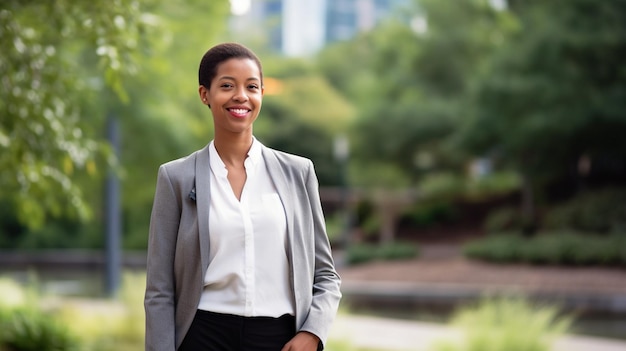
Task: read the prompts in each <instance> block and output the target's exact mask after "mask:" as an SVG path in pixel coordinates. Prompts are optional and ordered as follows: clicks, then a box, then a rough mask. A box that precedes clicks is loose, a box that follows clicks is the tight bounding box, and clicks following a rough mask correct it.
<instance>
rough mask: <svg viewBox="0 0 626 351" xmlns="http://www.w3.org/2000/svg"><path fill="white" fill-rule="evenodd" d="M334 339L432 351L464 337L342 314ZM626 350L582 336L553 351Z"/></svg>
mask: <svg viewBox="0 0 626 351" xmlns="http://www.w3.org/2000/svg"><path fill="white" fill-rule="evenodd" d="M330 338H331V340H341V341H345V342H346V343H347V344H348V345H350V346H351V347H354V348H367V349H372V350H385V351H432V348H431V347H432V345H433V343H435V342H437V341H441V340H459V338H460V333H459V332H458V331H457V330H455V329H452V328H450V327H447V326H444V325H439V324H433V323H424V322H415V321H407V320H398V319H390V318H379V317H369V316H357V315H347V314H339V315H338V316H337V319H336V320H335V323H334V324H333V328H332V331H331V335H330ZM327 350H328V351H335V350H332V349H327ZM625 350H626V340H624V341H621V340H614V339H606V338H597V337H587V336H579V335H566V336H564V337H561V338H560V339H558V340H557V341H556V342H555V344H554V348H553V351H625ZM503 351H504V350H503Z"/></svg>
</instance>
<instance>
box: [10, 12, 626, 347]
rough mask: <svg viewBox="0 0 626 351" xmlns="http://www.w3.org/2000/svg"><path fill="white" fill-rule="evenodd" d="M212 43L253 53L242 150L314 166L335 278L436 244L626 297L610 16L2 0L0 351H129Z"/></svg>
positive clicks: (621, 317) (553, 311) (207, 125)
mask: <svg viewBox="0 0 626 351" xmlns="http://www.w3.org/2000/svg"><path fill="white" fill-rule="evenodd" d="M224 41H237V42H240V43H243V44H245V45H247V46H249V47H250V48H252V49H253V50H254V51H255V52H256V53H257V54H258V55H259V57H260V58H261V61H262V63H263V69H264V76H265V90H266V95H265V98H264V101H263V109H262V112H261V115H260V117H259V119H258V120H257V122H256V124H255V135H256V137H257V138H258V139H259V140H260V141H262V142H263V143H264V144H265V145H267V146H270V147H274V148H277V149H280V150H284V151H288V152H291V153H295V154H299V155H303V156H306V157H309V158H311V159H312V160H313V161H314V163H315V166H316V170H317V174H318V177H319V181H320V186H321V189H320V191H321V195H322V201H323V206H324V210H325V212H326V216H327V222H328V223H327V225H328V233H329V236H330V239H331V242H332V244H333V247H334V249H335V252H336V255H337V263H338V265H339V266H340V267H341V269H342V270H345V271H346V272H349V271H350V270H351V269H352V267H356V266H360V267H367V265H368V264H372V262H374V263H375V264H376V265H377V266H376V267H377V268H378V267H379V266H380V265H383V266H384V263H385V262H388V261H393V262H398V261H403V260H404V261H410V262H413V263H415V262H417V263H415V264H416V266H415V269H420V266H419V260H420V256H423V255H424V253H426V252H427V248H428V247H432V246H429V245H433V243H434V244H437V245H440V246H437V247H438V248H441V247H443V246H441V245H444V246H445V247H450V245H452V246H454V247H455V248H456V250H457V251H455V252H458V253H459V255H461V256H462V257H463V258H464V259H465V260H468V261H479V262H484V264H489V265H500V266H503V265H504V266H506V265H525V266H530V267H559V268H571V269H572V270H567V269H564V270H563V272H564V273H563V274H569V273H572V272H574V273H575V272H577V271H576V270H577V269H585V268H588V267H593V269H597V270H599V271H600V272H609V273H610V274H613V275H611V277H617V280H620V279H621V281H626V276H625V275H624V267H626V137H625V136H626V61H625V59H624V57H626V1H621V0H605V1H597V0H551V1H545V0H454V1H453V0H316V1H299V0H231V1H227V0H221V1H206V0H168V1H165V0H112V1H111V0H91V1H72V0H58V1H48V0H28V1H20V0H3V1H2V2H1V3H0V171H1V172H0V274H1V277H2V278H1V279H0V286H2V288H0V300H2V302H0V325H2V326H3V327H0V329H2V330H3V331H0V350H3V351H4V349H3V347H5V348H6V349H7V350H35V349H37V350H47V349H50V350H52V349H54V350H58V349H94V350H123V349H128V350H138V349H141V348H142V347H143V346H142V333H143V331H142V328H143V306H142V294H143V287H144V284H145V282H144V278H143V273H142V270H143V269H144V264H145V248H146V243H147V233H148V222H149V217H150V211H151V205H152V196H153V192H154V186H155V182H156V171H157V168H158V166H159V165H160V164H162V163H164V162H167V161H169V160H172V159H175V158H178V157H181V156H184V155H187V154H189V153H190V152H192V151H194V150H197V149H199V148H201V147H203V146H204V145H206V144H207V143H208V142H209V141H210V140H211V139H212V128H213V125H212V120H211V115H210V112H209V111H207V110H206V108H205V107H204V105H202V104H201V103H200V102H199V100H198V96H197V88H198V84H197V69H198V63H199V60H200V58H201V57H202V55H203V54H204V52H205V51H206V50H207V49H208V48H210V47H211V46H213V45H214V44H217V43H219V42H224ZM446 245H447V246H446ZM390 269H391V268H390ZM348 276H350V274H348ZM364 280H367V276H366V278H365V279H364ZM610 296H611V297H612V298H613V300H610V301H613V302H614V301H622V303H621V304H619V303H616V304H615V306H616V307H614V308H612V309H611V308H609V309H606V308H605V309H603V312H608V314H610V318H608V317H607V318H608V319H610V323H612V324H605V325H610V327H602V328H604V329H611V330H614V332H612V333H606V334H609V335H603V337H608V338H612V339H616V340H619V339H621V340H624V339H626V336H625V335H626V326H625V325H626V307H624V306H625V305H626V304H624V303H623V301H624V299H626V287H624V285H623V284H622V285H617V286H615V291H612V292H611V295H610ZM518 298H519V296H518ZM616 299H617V300H616ZM344 300H345V302H344V303H342V305H343V306H344V307H343V308H342V311H341V312H340V314H342V315H354V314H356V315H358V314H359V311H358V309H356V308H355V307H354V306H350V304H349V301H350V298H349V296H347V298H346V299H344ZM603 301H604V300H603ZM369 302H370V303H369V305H376V304H377V301H376V299H375V296H372V300H371V301H369ZM604 302H606V301H604ZM499 304H503V306H500V305H499ZM600 304H601V303H600ZM605 305H606V303H605ZM605 305H603V306H605ZM481 306H482V305H481ZM494 306H495V307H494ZM498 306H500V307H498ZM454 307H458V306H457V305H455V306H454ZM475 308H476V310H473V311H474V312H475V314H476V315H478V316H479V317H478V318H483V321H484V322H485V323H488V321H485V319H488V318H487V317H485V313H487V312H485V311H486V310H487V311H488V310H489V309H490V308H492V309H493V308H495V309H496V310H498V308H500V309H501V310H502V311H506V310H507V308H509V309H512V311H514V312H512V313H510V315H511V316H517V317H518V319H520V318H521V317H520V316H523V315H524V313H523V312H520V311H521V310H523V311H524V312H528V313H529V314H530V317H529V318H531V319H530V320H532V318H537V315H533V314H532V313H537V314H539V315H541V316H544V317H545V316H547V317H545V318H544V320H548V322H547V323H545V325H544V324H541V323H539V322H537V323H538V324H540V325H542V326H543V327H542V328H539V329H540V330H538V331H537V336H536V337H534V339H533V338H528V339H533V340H535V339H537V340H543V338H544V334H550V335H552V334H554V333H563V332H568V331H570V332H572V330H571V329H568V326H570V325H573V324H574V325H575V317H572V316H570V315H569V312H571V311H569V310H566V311H562V310H559V309H558V308H556V307H552V306H548V307H545V308H547V309H539V310H535V309H534V307H533V304H532V303H531V302H527V301H525V300H523V301H522V302H520V301H518V300H515V301H512V302H510V301H509V302H507V301H504V302H503V301H494V302H493V305H489V304H488V303H485V305H484V306H482V308H484V310H480V306H478V307H475ZM516 308H518V309H521V310H515V309H516ZM381 310H383V311H378V312H376V313H382V314H389V311H385V308H381ZM464 311H465V310H464ZM480 311H482V312H480ZM515 311H517V312H515ZM470 312H471V311H470ZM369 313H371V311H370V312H369ZM436 313H442V314H443V315H444V316H443V317H441V318H435V319H436V321H437V322H438V323H445V321H447V320H448V317H450V318H451V320H454V321H456V322H455V323H457V324H455V325H460V324H463V323H462V322H459V321H461V320H465V321H466V320H467V318H469V317H467V315H468V314H470V313H469V312H467V311H465V312H464V313H466V314H462V313H461V314H459V313H457V314H454V313H452V312H451V311H448V312H445V313H444V312H441V311H438V312H436ZM480 313H483V314H482V316H483V317H480V316H481V314H480ZM502 314H503V315H506V313H505V312H502ZM564 314H565V315H567V316H566V317H567V318H564V319H561V317H562V316H563V315H564ZM50 315H55V316H57V318H51V317H50ZM461 315H462V316H465V317H462V316H461ZM451 316H456V317H451ZM396 317H397V315H396ZM397 318H405V319H406V314H405V315H403V316H402V317H397ZM411 318H413V319H414V318H415V316H414V315H411V317H410V318H409V319H411ZM463 318H466V319H463ZM498 318H500V317H498ZM498 318H496V319H497V320H496V322H494V323H495V324H496V325H499V324H505V322H502V320H500V319H498ZM568 318H571V319H568ZM502 319H506V318H504V317H502ZM470 320H471V318H470ZM514 322H515V323H518V322H519V320H517V321H514ZM459 323H460V324H459ZM477 323H478V322H469V323H466V324H467V325H469V326H471V325H476V324H477ZM522 323H530V322H522ZM532 323H535V322H532ZM478 324H480V323H478ZM11 326H12V327H11ZM602 328H601V329H602ZM575 332H577V333H582V334H585V333H586V331H585V330H581V329H576V330H575ZM587 332H589V331H587ZM488 334H489V335H492V334H493V333H488ZM596 334H597V333H596ZM507 335H508V334H507ZM485 338H487V337H485ZM485 338H483V339H485ZM503 338H504V339H506V337H503ZM508 338H509V339H510V340H509V342H510V344H503V345H504V346H502V345H501V346H496V348H492V349H493V350H507V351H510V350H515V348H514V347H521V348H520V350H521V349H524V350H531V348H523V347H526V346H523V345H522V344H523V342H522V341H520V340H517V339H515V338H513V337H512V336H510V335H509V336H508ZM483 342H484V340H483ZM469 344H471V343H470V342H469V341H468V342H467V343H466V346H458V345H456V346H455V345H447V344H446V345H439V346H433V348H432V349H433V350H435V349H436V347H439V348H438V349H439V350H463V349H465V348H463V347H467V348H466V349H468V350H469V349H470V348H469V347H470V346H468V345H469ZM487 344H491V345H493V344H494V342H487ZM45 345H48V346H49V345H62V346H58V347H57V348H46V347H48V346H45ZM63 345H64V346H63ZM622 346H623V345H622ZM55 347H56V346H55ZM330 347H333V348H332V349H333V350H364V349H363V348H360V347H359V346H355V345H354V344H353V343H350V341H345V340H343V341H341V342H337V341H334V344H331V345H330V346H329V348H330ZM415 347H416V346H415V345H406V349H407V350H411V349H417V348H415ZM455 347H456V348H455ZM486 347H487V346H484V347H480V346H479V348H474V350H478V349H480V350H488V348H486ZM550 347H551V346H550V344H549V343H548V344H546V346H542V345H539V346H537V348H532V350H549V349H550ZM383 350H384V349H383ZM389 350H391V349H389ZM489 350H491V349H489Z"/></svg>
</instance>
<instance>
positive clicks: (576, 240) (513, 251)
mask: <svg viewBox="0 0 626 351" xmlns="http://www.w3.org/2000/svg"><path fill="white" fill-rule="evenodd" d="M463 252H464V254H465V255H466V256H468V257H470V258H476V259H483V260H487V261H493V262H529V263H534V264H569V265H592V264H601V265H617V264H622V265H623V264H626V235H623V234H612V235H610V236H604V237H598V236H593V235H589V234H583V233H576V232H568V231H561V232H541V233H539V234H538V235H536V236H535V237H533V238H524V237H522V236H521V235H519V234H515V233H503V234H499V235H490V236H488V237H486V238H483V239H480V240H476V241H473V242H470V243H468V244H466V245H465V246H464V247H463Z"/></svg>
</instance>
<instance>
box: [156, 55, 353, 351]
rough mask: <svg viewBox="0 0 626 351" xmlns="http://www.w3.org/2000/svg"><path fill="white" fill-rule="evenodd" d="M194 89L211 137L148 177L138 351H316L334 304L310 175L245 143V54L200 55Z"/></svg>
mask: <svg viewBox="0 0 626 351" xmlns="http://www.w3.org/2000/svg"><path fill="white" fill-rule="evenodd" d="M198 83H199V87H198V93H199V97H200V101H201V102H202V103H203V104H204V105H206V106H208V107H209V110H210V112H211V114H212V115H213V125H214V127H215V128H214V131H215V135H214V137H213V140H212V141H211V142H210V143H209V144H208V145H206V146H205V147H204V148H203V149H201V150H198V151H196V152H194V153H193V154H191V155H189V156H187V157H184V158H181V159H178V160H174V161H171V162H168V163H166V164H163V165H161V167H160V168H159V174H158V179H157V188H156V193H155V196H154V205H153V209H152V217H151V220H150V235H149V242H148V263H147V286H146V295H145V308H146V350H179V351H190V350H191V351H193V350H207V351H212V350H214V351H216V350H220V351H223V350H225V351H228V350H246V351H252V350H255V351H258V350H283V351H315V350H321V349H323V346H324V344H325V343H326V340H327V338H328V333H329V329H330V324H331V323H332V321H333V319H334V317H335V314H336V312H337V308H338V306H339V300H340V298H341V293H340V289H339V286H340V279H339V275H338V274H337V272H336V270H335V267H334V263H333V258H332V253H331V248H330V244H329V241H328V237H327V235H326V225H325V222H324V217H323V212H322V207H321V203H320V197H319V192H318V182H317V175H316V174H315V170H314V168H313V164H312V162H311V161H310V160H308V159H306V158H303V157H300V156H295V155H290V154H287V153H284V152H281V151H277V150H273V149H270V148H268V147H265V146H264V145H263V144H261V142H259V141H258V140H257V139H256V138H255V137H254V135H253V128H252V127H253V124H254V122H255V120H256V119H257V117H258V116H259V113H260V111H261V104H262V100H263V92H264V88H263V70H262V67H261V62H260V61H259V59H258V57H257V56H256V55H255V54H254V53H253V52H252V51H250V50H249V49H248V48H246V47H244V46H242V45H240V44H236V43H225V44H220V45H217V46H215V47H213V48H211V49H209V50H208V51H207V52H206V53H205V54H204V56H203V57H202V60H201V62H200V67H199V70H198Z"/></svg>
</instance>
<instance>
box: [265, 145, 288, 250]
mask: <svg viewBox="0 0 626 351" xmlns="http://www.w3.org/2000/svg"><path fill="white" fill-rule="evenodd" d="M263 158H264V160H265V164H266V165H267V171H268V173H269V175H270V178H272V181H273V182H274V186H276V191H277V192H278V196H279V197H280V200H281V201H282V202H283V206H284V207H285V216H286V217H287V236H288V238H289V242H291V243H293V240H294V237H293V235H294V225H295V223H294V221H293V215H294V199H293V196H294V191H293V189H292V188H291V187H290V186H289V182H288V181H287V175H286V174H285V170H284V169H283V166H282V164H281V163H280V162H279V161H278V158H277V157H276V155H275V154H274V152H273V151H272V150H271V149H268V148H267V147H265V146H264V147H263ZM288 247H292V245H288ZM290 251H291V250H290ZM290 255H291V256H293V252H290ZM290 259H291V260H292V261H293V257H290Z"/></svg>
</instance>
